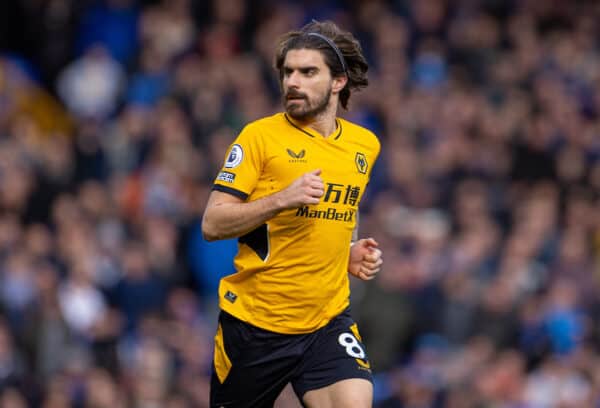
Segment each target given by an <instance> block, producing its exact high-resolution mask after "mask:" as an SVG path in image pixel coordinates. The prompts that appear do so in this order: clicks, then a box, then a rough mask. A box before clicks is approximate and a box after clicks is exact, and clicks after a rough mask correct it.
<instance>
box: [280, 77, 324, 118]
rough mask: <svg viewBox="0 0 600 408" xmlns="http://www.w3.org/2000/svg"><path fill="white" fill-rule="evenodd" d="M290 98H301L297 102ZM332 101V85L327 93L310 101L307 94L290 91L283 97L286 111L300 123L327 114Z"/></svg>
mask: <svg viewBox="0 0 600 408" xmlns="http://www.w3.org/2000/svg"><path fill="white" fill-rule="evenodd" d="M289 98H301V99H295V100H289ZM330 99H331V85H329V86H328V87H327V89H326V90H325V92H324V93H323V94H321V95H317V96H316V97H315V98H314V99H309V98H308V96H307V95H306V94H303V93H300V92H297V91H294V90H288V92H287V93H286V94H285V95H284V96H283V105H284V106H285V111H286V112H287V114H288V115H290V116H291V117H292V118H293V119H296V120H299V121H305V120H307V119H312V118H315V117H316V116H318V115H319V114H321V113H323V112H325V110H326V109H327V106H328V105H329V100H330Z"/></svg>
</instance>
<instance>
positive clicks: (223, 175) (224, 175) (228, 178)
mask: <svg viewBox="0 0 600 408" xmlns="http://www.w3.org/2000/svg"><path fill="white" fill-rule="evenodd" d="M217 180H219V181H224V182H225V183H233V181H234V180H235V174H233V173H230V172H228V171H222V172H220V173H219V175H218V176H217Z"/></svg>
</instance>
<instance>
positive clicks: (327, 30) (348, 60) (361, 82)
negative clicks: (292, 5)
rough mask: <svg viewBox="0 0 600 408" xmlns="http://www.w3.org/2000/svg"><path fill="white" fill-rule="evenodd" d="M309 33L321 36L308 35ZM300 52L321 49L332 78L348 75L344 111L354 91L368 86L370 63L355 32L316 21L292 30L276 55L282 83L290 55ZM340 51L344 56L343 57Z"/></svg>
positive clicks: (341, 101) (330, 22) (282, 37)
mask: <svg viewBox="0 0 600 408" xmlns="http://www.w3.org/2000/svg"><path fill="white" fill-rule="evenodd" d="M310 33H316V34H319V35H309V34H310ZM321 36H324V37H326V38H327V39H328V40H330V41H331V42H332V43H333V44H335V46H336V47H337V49H338V50H335V49H334V48H333V47H332V44H330V43H329V42H328V41H327V40H326V39H323V38H322V37H321ZM298 49H310V50H319V51H320V52H321V54H322V55H323V58H324V59H325V63H326V64H327V66H328V67H329V69H330V71H331V75H332V76H334V77H338V76H343V75H347V76H348V83H347V84H346V86H345V87H344V89H342V91H341V92H340V103H341V105H342V108H344V109H348V100H349V99H350V94H351V91H353V90H360V89H362V88H365V87H366V86H367V85H369V80H368V78H367V71H368V69H369V64H368V63H367V60H366V59H365V57H364V55H363V52H362V48H361V46H360V43H359V42H358V40H357V39H356V38H354V36H353V35H352V33H350V32H348V31H344V30H342V29H340V28H339V27H338V26H337V25H336V24H335V23H333V22H332V21H323V22H319V21H315V20H313V21H312V22H311V23H309V24H307V25H305V26H304V27H302V28H301V29H300V30H299V31H290V32H288V33H286V34H284V35H282V36H281V37H280V38H279V41H278V43H277V51H276V52H275V68H276V69H277V70H278V71H279V81H280V83H281V81H282V80H283V70H282V68H283V62H284V60H285V57H286V55H287V52H288V51H289V50H298ZM337 51H339V53H340V54H341V55H340V56H338V53H337ZM340 57H341V58H343V60H341V59H340ZM344 63H345V67H344ZM345 68H346V69H345Z"/></svg>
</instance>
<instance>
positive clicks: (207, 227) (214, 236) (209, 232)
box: [202, 214, 221, 242]
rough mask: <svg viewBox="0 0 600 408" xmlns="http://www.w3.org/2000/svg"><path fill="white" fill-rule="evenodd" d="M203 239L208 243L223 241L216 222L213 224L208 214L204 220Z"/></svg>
mask: <svg viewBox="0 0 600 408" xmlns="http://www.w3.org/2000/svg"><path fill="white" fill-rule="evenodd" d="M202 238H204V240H205V241H208V242H212V241H217V240H219V239H221V236H220V234H219V231H218V228H217V226H216V225H215V223H214V222H211V220H210V217H207V216H206V214H204V217H203V218H202Z"/></svg>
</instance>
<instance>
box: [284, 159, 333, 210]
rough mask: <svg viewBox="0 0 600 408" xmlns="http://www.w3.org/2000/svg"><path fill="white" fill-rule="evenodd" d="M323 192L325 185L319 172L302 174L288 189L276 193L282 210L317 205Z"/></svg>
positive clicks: (318, 170)
mask: <svg viewBox="0 0 600 408" xmlns="http://www.w3.org/2000/svg"><path fill="white" fill-rule="evenodd" d="M324 192H325V184H324V183H323V179H322V178H321V170H320V169H317V170H313V171H310V172H308V173H304V174H303V175H301V176H300V177H298V178H297V179H296V180H294V181H293V182H292V184H290V185H289V186H288V187H286V188H285V189H284V190H282V191H280V192H279V193H278V195H279V200H280V205H281V207H282V208H285V209H290V208H298V207H301V206H303V205H309V204H319V200H320V199H321V196H322V195H323V193H324Z"/></svg>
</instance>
